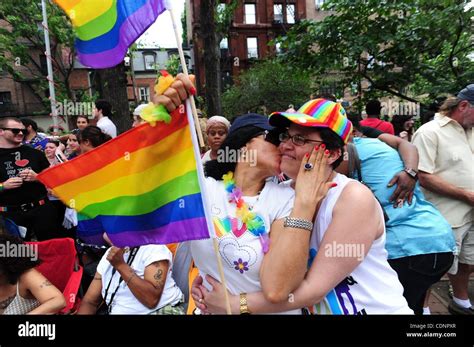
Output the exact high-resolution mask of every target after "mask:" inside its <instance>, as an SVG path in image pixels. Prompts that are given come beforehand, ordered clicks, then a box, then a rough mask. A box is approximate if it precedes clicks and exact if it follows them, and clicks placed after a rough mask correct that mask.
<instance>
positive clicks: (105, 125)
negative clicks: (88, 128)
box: [93, 99, 117, 137]
mask: <svg viewBox="0 0 474 347" xmlns="http://www.w3.org/2000/svg"><path fill="white" fill-rule="evenodd" d="M93 114H94V118H95V119H96V120H97V126H98V127H99V128H100V129H101V130H102V131H103V132H104V133H106V134H107V135H110V136H111V137H116V136H117V127H116V126H115V124H114V123H113V122H112V121H111V120H110V118H109V117H110V116H112V105H111V104H110V102H108V101H107V100H103V99H99V100H97V101H96V102H95V107H94V113H93Z"/></svg>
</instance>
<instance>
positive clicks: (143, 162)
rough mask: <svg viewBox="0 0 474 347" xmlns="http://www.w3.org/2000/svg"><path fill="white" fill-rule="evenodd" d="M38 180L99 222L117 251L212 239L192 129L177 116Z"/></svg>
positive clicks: (134, 131)
mask: <svg viewBox="0 0 474 347" xmlns="http://www.w3.org/2000/svg"><path fill="white" fill-rule="evenodd" d="M183 112H185V110H183ZM38 179H39V180H40V181H41V182H42V183H43V184H44V185H46V186H47V187H49V188H51V189H52V190H53V191H54V194H55V195H56V196H57V197H59V198H60V199H61V200H62V201H63V202H64V203H65V204H66V205H68V206H69V207H71V208H74V209H76V211H77V212H79V213H80V214H81V215H83V217H84V216H85V218H89V219H90V220H91V221H93V222H94V223H97V222H100V223H101V224H102V227H103V228H104V230H105V231H106V232H107V234H108V236H109V237H110V239H111V240H112V242H113V243H114V245H116V246H117V247H125V246H129V247H132V246H138V245H144V244H168V243H174V242H181V241H188V240H198V239H204V238H209V231H208V228H207V224H206V218H205V213H204V206H203V196H202V195H201V190H200V185H199V180H198V173H197V162H196V158H195V155H194V147H193V143H192V139H191V132H190V125H189V123H188V120H187V118H186V115H185V114H181V113H179V109H178V110H177V111H175V112H174V113H173V114H172V117H171V122H170V123H169V124H165V123H162V122H159V123H158V125H156V126H155V127H152V126H150V125H149V124H148V123H146V124H142V125H140V126H138V127H136V128H134V129H131V130H129V131H128V132H126V133H124V134H122V135H120V136H118V137H116V138H114V139H113V140H111V141H109V142H107V143H105V144H103V145H102V146H99V147H97V148H95V149H94V150H92V151H90V152H88V153H85V154H82V155H80V156H79V157H77V158H75V159H73V160H71V161H68V162H66V163H64V164H61V165H58V166H54V167H52V168H50V169H48V170H46V171H43V172H42V173H40V174H39V175H38ZM91 236H92V235H91Z"/></svg>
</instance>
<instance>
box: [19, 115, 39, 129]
mask: <svg viewBox="0 0 474 347" xmlns="http://www.w3.org/2000/svg"><path fill="white" fill-rule="evenodd" d="M21 122H22V123H23V125H24V126H25V128H28V127H29V126H30V125H31V128H32V129H33V130H34V131H38V124H36V122H35V121H34V120H32V119H29V118H22V119H21Z"/></svg>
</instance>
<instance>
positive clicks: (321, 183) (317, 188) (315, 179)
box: [295, 144, 337, 209]
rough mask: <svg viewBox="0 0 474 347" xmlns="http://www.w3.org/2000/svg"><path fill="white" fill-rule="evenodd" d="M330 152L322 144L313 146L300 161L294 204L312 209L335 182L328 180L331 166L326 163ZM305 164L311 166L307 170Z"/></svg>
mask: <svg viewBox="0 0 474 347" xmlns="http://www.w3.org/2000/svg"><path fill="white" fill-rule="evenodd" d="M329 155H330V152H329V151H328V150H326V146H325V145H324V144H322V145H320V146H319V147H315V148H314V150H313V151H312V152H311V155H310V154H309V153H307V154H306V157H305V158H303V160H302V161H301V167H300V171H299V173H298V177H297V179H296V184H295V194H296V195H295V206H298V208H309V209H314V208H315V206H316V205H317V204H318V203H319V202H320V201H321V200H322V199H324V197H325V196H326V195H327V193H328V191H329V189H331V188H333V187H335V186H336V185H337V184H336V183H332V182H328V180H329V178H330V176H331V173H332V168H331V166H330V165H329V164H328V159H329ZM306 165H309V166H310V167H311V168H310V169H309V170H308V169H307V168H306Z"/></svg>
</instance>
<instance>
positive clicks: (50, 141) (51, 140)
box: [48, 139, 59, 147]
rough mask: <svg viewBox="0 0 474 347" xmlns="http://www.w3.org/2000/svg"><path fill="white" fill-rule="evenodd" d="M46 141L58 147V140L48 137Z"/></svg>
mask: <svg viewBox="0 0 474 347" xmlns="http://www.w3.org/2000/svg"><path fill="white" fill-rule="evenodd" d="M48 143H52V144H54V145H56V147H59V141H58V140H53V139H49V140H48Z"/></svg>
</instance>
